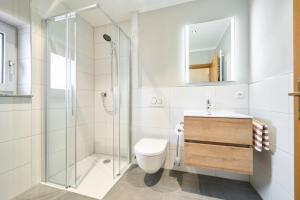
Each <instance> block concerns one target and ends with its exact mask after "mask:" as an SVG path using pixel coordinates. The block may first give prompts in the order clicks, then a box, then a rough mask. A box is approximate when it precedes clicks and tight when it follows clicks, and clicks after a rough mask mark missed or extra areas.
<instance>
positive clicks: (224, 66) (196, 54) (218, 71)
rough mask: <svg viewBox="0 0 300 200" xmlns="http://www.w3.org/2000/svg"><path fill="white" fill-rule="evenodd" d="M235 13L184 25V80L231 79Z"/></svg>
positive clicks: (215, 80) (202, 81)
mask: <svg viewBox="0 0 300 200" xmlns="http://www.w3.org/2000/svg"><path fill="white" fill-rule="evenodd" d="M234 30H235V27H234V17H231V18H225V19H221V20H215V21H210V22H204V23H198V24H191V25H187V26H186V30H185V31H186V83H188V84H195V83H206V82H223V81H234V80H233V73H234V46H235V44H234V42H235V40H234Z"/></svg>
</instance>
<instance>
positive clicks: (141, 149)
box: [134, 138, 168, 174]
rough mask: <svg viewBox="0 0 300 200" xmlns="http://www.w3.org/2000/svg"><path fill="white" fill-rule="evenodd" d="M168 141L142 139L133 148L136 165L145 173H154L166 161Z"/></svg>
mask: <svg viewBox="0 0 300 200" xmlns="http://www.w3.org/2000/svg"><path fill="white" fill-rule="evenodd" d="M167 146H168V141H167V140H164V139H152V138H143V139H141V140H140V141H139V142H138V143H136V145H135V147H134V151H135V155H136V159H137V163H138V165H139V167H140V168H142V169H143V170H144V171H145V172H146V173H149V174H153V173H156V172H157V171H158V170H159V169H160V168H161V167H162V166H163V164H164V162H165V159H166V154H167V153H166V152H167Z"/></svg>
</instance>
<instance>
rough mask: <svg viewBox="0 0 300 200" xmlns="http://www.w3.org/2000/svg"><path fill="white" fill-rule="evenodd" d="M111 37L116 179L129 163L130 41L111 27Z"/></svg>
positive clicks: (116, 28)
mask: <svg viewBox="0 0 300 200" xmlns="http://www.w3.org/2000/svg"><path fill="white" fill-rule="evenodd" d="M113 36H114V45H113V46H114V48H113V51H112V58H113V59H112V64H113V83H114V117H113V142H114V145H113V148H114V149H113V159H114V170H113V171H114V172H113V174H114V177H116V176H118V175H119V174H121V173H122V172H123V171H124V169H125V168H126V166H128V164H129V162H130V151H129V150H130V148H129V146H130V100H131V99H130V39H129V38H128V36H126V34H125V33H124V32H123V31H122V30H121V29H120V28H119V27H117V26H114V27H113Z"/></svg>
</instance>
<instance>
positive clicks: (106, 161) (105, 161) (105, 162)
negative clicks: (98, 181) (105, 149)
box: [102, 159, 110, 164]
mask: <svg viewBox="0 0 300 200" xmlns="http://www.w3.org/2000/svg"><path fill="white" fill-rule="evenodd" d="M102 163H103V164H107V163H110V159H105V160H103V161H102Z"/></svg>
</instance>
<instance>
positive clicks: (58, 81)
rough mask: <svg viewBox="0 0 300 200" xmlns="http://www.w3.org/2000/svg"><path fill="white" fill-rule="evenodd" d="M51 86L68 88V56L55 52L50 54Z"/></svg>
mask: <svg viewBox="0 0 300 200" xmlns="http://www.w3.org/2000/svg"><path fill="white" fill-rule="evenodd" d="M50 58H51V60H50V62H51V66H50V77H51V78H50V87H51V88H52V89H61V90H65V89H66V58H65V57H63V56H60V55H57V54H54V53H51V55H50Z"/></svg>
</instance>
